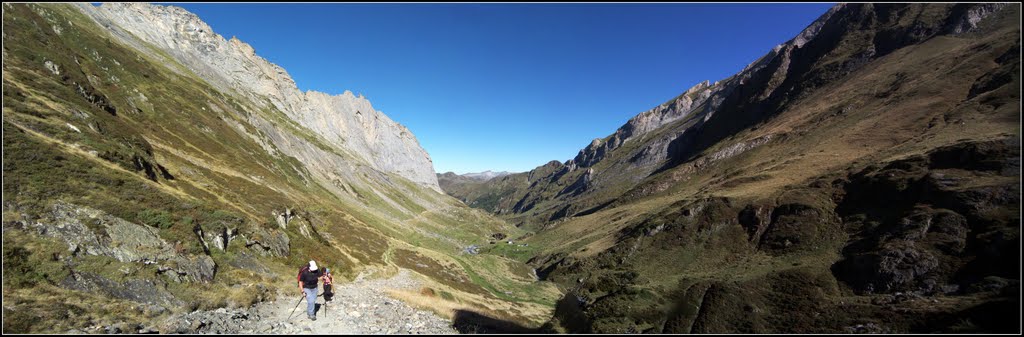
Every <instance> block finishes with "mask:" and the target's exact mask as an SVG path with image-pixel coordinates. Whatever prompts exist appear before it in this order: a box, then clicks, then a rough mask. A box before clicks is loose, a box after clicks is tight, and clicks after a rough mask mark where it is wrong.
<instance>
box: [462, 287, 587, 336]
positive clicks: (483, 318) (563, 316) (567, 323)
mask: <svg viewBox="0 0 1024 337" xmlns="http://www.w3.org/2000/svg"><path fill="white" fill-rule="evenodd" d="M581 304H582V302H581V300H580V298H579V297H578V295H576V294H575V292H570V293H569V294H566V295H565V296H563V297H562V299H560V300H559V301H558V303H556V304H555V312H554V316H553V317H552V319H551V320H549V321H548V322H547V323H544V324H543V325H541V326H540V327H537V328H530V327H526V326H522V325H520V324H519V323H515V322H512V321H506V320H503V319H498V318H494V317H490V316H487V315H483V314H480V313H477V312H473V311H468V310H456V311H455V317H454V318H453V319H452V323H453V324H452V325H453V326H454V327H455V330H458V331H459V333H463V334H555V333H590V321H589V320H588V319H587V316H586V314H584V313H583V310H582V307H581ZM555 324H557V325H559V326H560V327H561V329H556V328H555Z"/></svg>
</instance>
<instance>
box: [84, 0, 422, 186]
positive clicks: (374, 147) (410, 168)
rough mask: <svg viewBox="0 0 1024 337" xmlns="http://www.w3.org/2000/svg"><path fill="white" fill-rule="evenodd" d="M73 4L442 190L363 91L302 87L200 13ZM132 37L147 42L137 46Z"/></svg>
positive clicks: (403, 131)
mask: <svg viewBox="0 0 1024 337" xmlns="http://www.w3.org/2000/svg"><path fill="white" fill-rule="evenodd" d="M78 7H79V8H80V9H82V11H83V12H84V13H86V14H88V15H89V16H90V17H92V18H93V19H94V20H96V21H97V22H98V23H100V24H102V25H103V26H104V27H107V28H108V29H110V30H111V32H112V33H113V35H114V36H118V37H120V38H121V39H122V41H123V42H125V43H128V44H130V45H137V48H138V49H139V50H143V51H144V50H149V49H151V48H148V47H149V46H152V47H155V48H157V49H159V50H160V51H162V52H164V53H166V55H170V56H171V57H172V58H174V60H175V61H178V62H180V63H181V64H183V65H185V66H186V67H187V68H188V70H189V71H191V72H194V73H195V74H197V75H199V76H200V77H201V78H203V79H204V80H207V81H209V82H210V83H213V84H216V85H218V87H222V88H225V89H228V90H229V91H231V92H235V93H237V94H239V95H242V96H243V97H247V98H249V99H250V100H252V101H254V102H257V104H266V103H269V104H270V105H269V106H264V107H265V108H271V107H273V108H276V109H277V110H279V111H281V112H283V113H284V114H285V115H287V116H288V117H289V118H290V119H292V120H294V121H295V122H297V123H298V124H299V125H301V126H303V127H306V128H308V129H310V130H312V131H314V132H316V133H317V134H318V135H320V136H322V137H323V138H324V139H326V140H327V141H328V142H329V143H330V145H332V146H333V147H335V148H338V149H344V150H346V151H349V152H351V154H354V155H355V156H356V157H357V158H360V159H361V160H363V161H364V162H366V163H368V164H369V165H371V166H372V167H374V168H376V169H378V170H380V171H382V172H390V173H395V174H398V175H400V176H402V177H405V178H407V179H409V180H412V181H414V182H417V183H420V184H422V185H424V186H427V187H430V188H432V189H434V190H437V191H440V187H439V186H438V185H437V178H436V177H435V176H434V169H433V163H432V161H431V159H430V156H429V155H428V154H427V153H426V151H424V150H423V148H421V147H420V146H419V143H418V142H417V141H416V138H415V136H413V134H412V133H411V132H409V130H408V129H407V128H406V127H404V126H402V125H401V124H398V123H396V122H394V121H392V120H391V119H390V118H388V117H387V116H386V115H384V114H383V113H381V112H379V111H377V110H374V109H373V106H372V105H371V104H370V102H369V100H367V99H366V98H364V97H362V96H361V95H360V96H358V97H357V96H355V95H353V94H352V92H350V91H345V93H343V94H341V95H328V94H325V93H321V92H316V91H307V92H301V91H299V89H298V87H297V86H296V84H295V81H294V80H293V79H292V78H291V77H290V76H289V75H288V73H287V71H285V70H284V69H283V68H281V67H280V66H278V65H276V64H273V63H270V62H268V61H267V60H265V59H263V58H262V57H260V56H258V55H256V52H255V50H254V49H253V47H252V46H250V45H248V44H246V43H245V42H242V41H241V40H239V39H237V38H234V37H232V38H231V39H225V38H223V37H222V36H220V35H219V34H216V33H215V32H214V31H213V30H212V28H210V26H209V25H207V24H206V23H205V22H203V21H202V20H200V19H199V17H198V16H196V15H195V14H192V13H190V12H188V11H186V10H184V9H181V8H178V7H174V6H158V5H151V4H139V3H104V4H102V5H100V6H94V5H91V4H84V3H83V4H78ZM134 38H138V39H140V40H141V41H143V43H145V44H148V46H138V45H139V44H140V43H139V42H137V41H133V40H134ZM173 68H174V67H172V69H173ZM264 99H267V100H269V101H264ZM264 131H268V130H264ZM278 141H280V140H278ZM277 145H278V146H279V147H284V146H283V145H284V144H280V143H279V144H277ZM299 153H301V152H299ZM302 159H308V160H309V161H314V160H315V159H316V158H314V157H304V158H302Z"/></svg>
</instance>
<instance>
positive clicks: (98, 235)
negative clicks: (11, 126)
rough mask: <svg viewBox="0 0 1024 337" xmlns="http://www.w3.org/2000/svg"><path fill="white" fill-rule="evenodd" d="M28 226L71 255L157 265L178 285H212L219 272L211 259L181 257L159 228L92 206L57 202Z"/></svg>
mask: <svg viewBox="0 0 1024 337" xmlns="http://www.w3.org/2000/svg"><path fill="white" fill-rule="evenodd" d="M26 227H27V228H30V229H34V230H36V231H37V232H38V233H39V234H40V235H43V236H48V237H51V238H55V239H58V240H60V241H63V242H64V243H66V244H67V245H68V251H69V252H70V253H71V255H72V256H81V255H94V256H107V257H111V258H114V259H116V260H118V261H120V262H125V263H140V264H143V265H151V264H155V265H156V266H157V274H159V275H165V276H167V277H168V278H169V279H170V280H172V281H175V282H209V281H211V280H213V278H214V276H215V275H216V273H217V264H216V263H214V261H213V259H211V258H210V257H209V256H206V255H200V256H194V255H182V254H178V253H177V252H176V251H175V249H174V245H172V244H170V243H168V242H166V241H164V239H162V238H161V237H160V236H159V235H158V234H157V230H156V228H152V227H148V226H143V225H138V224H134V223H131V222H128V221H125V220H124V219H121V218H118V217H115V216H112V215H109V214H107V213H106V212H103V211H100V210H96V209H93V208H89V207H84V206H78V205H74V204H69V203H65V202H57V203H55V204H54V205H53V207H52V210H51V212H50V214H49V217H46V218H42V219H39V220H36V221H31V222H28V223H26ZM76 280H77V278H76ZM94 283H95V282H94Z"/></svg>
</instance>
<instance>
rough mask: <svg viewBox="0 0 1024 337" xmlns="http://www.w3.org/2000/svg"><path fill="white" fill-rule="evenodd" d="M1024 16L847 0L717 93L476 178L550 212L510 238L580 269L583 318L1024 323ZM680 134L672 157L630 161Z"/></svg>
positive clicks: (573, 304)
mask: <svg viewBox="0 0 1024 337" xmlns="http://www.w3.org/2000/svg"><path fill="white" fill-rule="evenodd" d="M1019 18H1020V6H1019V5H1009V4H1008V5H1003V6H991V5H984V6H983V5H965V4H960V5H952V4H944V5H925V4H915V5H886V4H850V5H845V6H843V5H841V6H839V7H837V8H835V9H834V11H831V12H830V13H828V14H826V16H823V18H822V19H821V20H820V23H821V25H820V27H819V28H820V30H818V31H817V32H816V34H814V35H813V37H812V38H809V39H805V38H798V39H797V40H800V42H801V43H800V44H796V43H793V44H787V45H783V46H780V48H777V50H775V51H773V52H772V53H771V54H769V55H768V56H766V57H765V58H762V59H761V60H759V61H758V62H755V63H754V64H752V65H751V67H748V69H746V70H745V71H744V72H743V73H741V74H740V75H737V76H734V77H731V78H730V79H727V80H723V81H722V82H721V84H718V85H727V86H728V90H722V91H720V92H719V93H720V95H719V96H716V97H720V98H721V101H720V104H719V105H717V106H716V107H715V109H714V111H713V112H714V113H713V114H705V115H702V117H703V118H701V119H699V120H694V118H681V119H678V120H676V121H674V122H671V123H667V124H664V125H663V126H661V127H659V128H658V129H655V130H653V131H651V132H650V133H647V134H645V135H644V136H643V137H641V138H632V139H631V140H629V141H626V142H625V143H622V144H621V145H617V147H614V148H611V150H607V151H610V152H604V153H603V154H601V156H600V157H601V158H603V159H601V160H598V161H597V162H596V163H593V161H592V160H588V161H582V162H590V163H593V164H592V165H591V166H590V167H589V168H590V169H592V171H590V172H587V171H586V170H584V169H582V168H579V167H577V168H575V169H564V170H562V169H561V168H560V167H566V166H569V165H571V164H573V163H579V162H581V161H577V160H575V159H574V160H573V161H569V162H567V163H566V164H564V165H563V164H561V163H558V162H552V163H550V164H548V165H545V166H543V167H541V168H538V169H537V170H535V171H534V172H531V173H533V174H534V175H533V176H531V175H530V174H519V175H512V176H508V177H505V178H504V179H505V180H506V181H510V182H511V181H516V180H515V179H519V181H517V184H512V185H502V181H493V182H489V183H488V184H489V185H491V186H489V187H487V186H485V187H482V188H478V189H476V190H474V191H473V192H472V193H474V194H473V195H475V196H493V195H512V196H514V197H513V199H517V198H518V200H504V199H503V200H502V201H499V202H498V203H497V204H498V205H502V202H506V201H508V202H510V203H506V204H505V205H509V204H511V205H516V206H514V207H512V208H511V212H506V213H502V211H503V210H504V209H506V208H505V207H504V206H498V207H497V209H498V211H497V212H496V213H498V214H501V215H503V216H505V217H507V218H509V219H511V220H512V221H514V222H515V223H517V224H524V225H526V227H527V228H529V229H531V230H536V234H534V235H532V236H530V237H528V238H526V239H525V240H523V241H522V242H523V243H524V244H527V245H528V246H525V247H522V246H515V247H512V246H507V245H500V246H495V247H493V248H492V250H491V252H492V253H503V254H506V256H512V257H514V258H518V259H522V260H528V261H529V262H530V263H531V265H534V266H535V267H537V268H538V275H539V276H540V277H541V278H544V279H549V280H553V281H556V282H558V283H560V284H562V285H563V286H565V287H567V288H572V292H571V295H568V296H567V297H566V298H564V299H563V300H562V301H560V302H559V304H558V308H557V310H558V311H557V316H556V320H554V321H553V322H554V323H557V324H559V325H561V326H563V327H564V328H565V329H568V330H569V331H578V332H655V333H688V332H694V333H698V332H717V333H723V332H760V333H764V332H839V333H843V332H1013V331H1017V330H1018V329H1019V323H1020V318H1019V313H1020V311H1019V280H1020V269H1019V262H1020V260H1019V256H1020V236H1019V234H1020V217H1019V210H1020V124H1019V123H1020V96H1019V91H1020V58H1019V55H1020V43H1019V41H1020V31H1019V27H1020V21H1019ZM971 24H977V26H976V27H973V26H971ZM801 36H804V34H801ZM716 95H718V94H716ZM664 135H668V137H669V138H670V139H671V141H670V143H669V144H667V146H665V147H664V149H665V151H666V152H665V153H663V156H664V157H663V158H664V161H663V164H661V165H660V166H659V167H657V168H656V169H654V170H651V171H643V170H641V172H640V173H639V174H640V175H641V177H640V178H639V179H636V180H630V179H623V178H621V177H623V176H629V175H630V174H631V173H630V171H629V167H630V166H628V165H627V164H628V163H630V162H631V161H634V160H637V161H642V160H640V159H642V158H643V156H640V157H637V156H636V154H644V153H646V154H648V155H650V154H653V152H645V151H647V150H645V149H657V148H659V147H657V146H650V145H652V144H653V143H656V142H657V141H659V140H660V139H664V138H665V136H664ZM614 140H615V137H614V135H613V136H610V137H608V138H605V139H604V140H603V141H601V142H595V145H594V146H591V147H588V149H591V150H593V149H601V148H607V147H603V146H602V145H601V144H603V143H613V142H614ZM588 153H591V152H587V150H584V151H581V156H580V157H577V159H579V158H581V157H587V156H588ZM593 153H596V152H593ZM638 167H641V168H642V166H638ZM562 172H565V173H562ZM646 172H649V173H646ZM538 173H539V174H538ZM632 174H637V173H636V171H634V172H633V173H632ZM588 175H589V176H590V177H589V178H581V177H586V176H588ZM609 175H612V176H614V175H618V176H619V177H620V178H616V179H608V180H606V182H605V183H604V185H601V184H602V183H601V182H600V177H601V176H609ZM577 183H579V184H578V185H577ZM574 185H575V187H574ZM524 186H525V187H524ZM510 189H511V190H512V191H511V192H509V190H510ZM566 196H568V197H566ZM459 197H460V198H465V196H459ZM465 200H468V202H467V204H472V201H473V200H474V198H466V199H465ZM519 205H531V206H530V207H518V206H519ZM563 210H564V211H563Z"/></svg>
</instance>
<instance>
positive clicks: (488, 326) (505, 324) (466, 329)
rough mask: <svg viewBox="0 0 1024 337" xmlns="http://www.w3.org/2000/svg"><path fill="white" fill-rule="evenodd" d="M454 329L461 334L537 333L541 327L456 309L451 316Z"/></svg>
mask: <svg viewBox="0 0 1024 337" xmlns="http://www.w3.org/2000/svg"><path fill="white" fill-rule="evenodd" d="M452 325H453V326H454V327H455V330H458V331H459V333H463V334H499V333H507V334H537V333H543V332H542V331H541V329H533V328H528V327H525V326H522V325H519V324H518V323H515V322H510V321H506V320H502V319H497V318H493V317H489V316H486V315H483V314H480V313H476V312H472V311H467V310H456V311H455V317H454V318H452Z"/></svg>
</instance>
